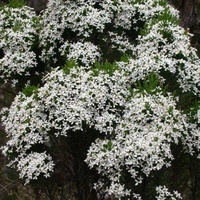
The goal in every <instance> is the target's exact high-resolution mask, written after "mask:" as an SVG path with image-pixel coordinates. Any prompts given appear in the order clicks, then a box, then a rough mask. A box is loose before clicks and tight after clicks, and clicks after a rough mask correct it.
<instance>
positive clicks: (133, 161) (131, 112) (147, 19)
mask: <svg viewBox="0 0 200 200" xmlns="http://www.w3.org/2000/svg"><path fill="white" fill-rule="evenodd" d="M0 14H1V16H0V18H1V19H2V23H1V25H0V34H1V35H0V36H1V38H2V40H1V41H0V47H1V49H2V50H3V54H4V55H3V58H1V60H0V63H1V64H2V65H1V69H0V70H1V71H2V74H3V75H2V78H9V77H11V76H12V75H16V74H17V75H26V73H28V70H27V69H30V68H34V67H35V66H37V63H36V55H35V53H34V52H33V51H32V45H33V43H34V42H35V37H36V35H37V27H36V21H35V20H36V17H35V14H33V13H32V11H31V10H30V9H29V8H27V7H23V8H21V9H11V8H7V7H5V8H4V9H3V10H1V12H0ZM15 18H16V19H15ZM177 18H178V12H177V11H176V10H175V9H174V8H173V7H172V6H170V5H168V4H167V3H166V2H165V0H105V1H104V0H103V1H102V0H89V1H86V0H77V1H64V0H49V3H48V5H47V9H46V10H45V11H44V12H43V13H42V14H41V15H40V17H39V18H38V19H40V22H39V23H40V26H41V29H40V31H39V36H38V37H39V47H40V48H41V55H38V57H37V59H41V60H40V61H42V64H43V65H44V66H39V67H44V68H45V69H47V70H49V69H50V72H49V71H48V72H47V73H46V76H45V77H44V78H43V80H41V81H40V86H38V88H37V89H35V90H34V91H31V94H26V92H25V91H23V92H19V94H18V95H17V96H16V97H15V99H14V101H13V103H12V105H11V106H10V108H6V109H3V110H2V122H3V124H4V126H5V131H6V133H7V136H8V141H7V143H6V145H5V146H4V147H3V148H2V149H3V153H4V155H6V156H7V157H8V158H9V159H10V166H11V167H15V168H16V169H17V170H18V171H19V174H20V177H21V178H24V179H25V181H26V183H28V182H29V181H31V180H32V179H37V178H38V177H39V176H40V175H44V176H45V177H48V176H49V175H50V173H51V172H52V171H53V167H54V163H53V159H52V157H53V155H50V154H51V145H52V143H53V142H52V138H55V137H57V138H58V137H63V136H64V137H68V136H69V133H70V136H71V137H73V134H71V133H76V132H81V131H82V132H84V133H85V132H87V131H88V130H89V131H88V132H95V133H98V134H97V135H101V137H100V138H97V137H98V136H96V138H95V139H96V140H93V143H92V144H91V146H90V147H89V146H88V153H87V158H86V160H85V162H86V163H87V164H88V166H89V167H90V168H95V169H97V171H98V172H99V176H100V177H101V179H100V180H99V182H98V183H97V184H96V185H95V188H96V189H97V190H98V189H99V190H100V191H101V189H102V188H103V189H104V190H105V192H107V193H108V194H109V195H113V196H115V197H116V198H119V199H120V198H122V197H125V198H126V197H128V196H131V197H134V198H135V199H141V197H140V195H139V194H137V193H136V192H135V191H133V190H132V188H130V187H129V186H128V185H127V184H126V180H125V179H126V177H125V174H126V175H127V174H128V175H129V177H131V178H132V180H133V182H132V183H133V184H132V185H133V186H137V185H138V184H140V183H141V182H142V181H143V177H144V176H145V177H148V176H150V175H151V173H153V172H155V171H156V170H160V169H161V168H163V167H169V166H170V165H171V163H172V162H171V161H172V160H173V159H174V155H173V153H172V151H171V146H172V144H175V145H176V144H180V143H181V145H183V146H184V148H185V150H186V151H187V152H189V153H190V154H193V153H194V152H195V151H196V150H198V151H199V150H200V145H199V143H200V142H199V141H200V140H199V138H200V134H199V133H200V131H199V121H200V117H199V116H200V114H199V113H200V112H199V107H198V108H197V109H196V110H195V112H194V114H192V117H193V118H194V120H193V121H192V120H190V116H189V114H188V116H187V111H185V114H183V112H182V110H181V108H182V107H181V106H179V101H178V98H176V97H174V96H173V95H172V93H170V92H169V91H170V90H169V91H168V92H164V90H163V88H164V87H163V88H162V86H166V85H169V86H170V84H171V83H170V80H169V75H170V77H172V78H173V80H175V82H176V83H175V85H178V87H179V88H178V89H179V90H180V91H181V93H184V92H186V91H192V93H193V94H192V95H193V96H195V98H196V99H197V98H198V97H199V96H198V95H199V86H200V82H199V77H200V71H199V70H200V68H199V64H200V60H199V58H198V56H197V55H196V50H195V49H194V48H192V47H191V46H190V41H189V36H190V34H189V33H187V31H185V30H184V29H182V28H181V27H179V26H178V19H177ZM123 56H124V57H123ZM120 57H121V58H120ZM40 63H41V62H40ZM62 64H63V66H60V65H62ZM37 67H38V66H37ZM52 68H54V69H52ZM8 69H9V70H8ZM151 74H154V75H153V76H151ZM149 77H151V80H150V79H148V78H149ZM156 78H157V79H156ZM152 79H153V80H152ZM145 81H146V82H145ZM148 84H149V85H148ZM151 84H152V85H151ZM147 86H149V88H147ZM141 88H142V89H141ZM170 89H171V88H170ZM171 90H173V87H172V89H171ZM177 105H178V106H177ZM178 108H179V109H178ZM193 118H192V119H193ZM51 156H52V157H51ZM157 192H158V196H157V199H164V198H172V199H175V198H177V199H180V196H179V194H178V193H176V192H175V193H173V194H172V193H170V192H168V189H167V188H166V187H157Z"/></svg>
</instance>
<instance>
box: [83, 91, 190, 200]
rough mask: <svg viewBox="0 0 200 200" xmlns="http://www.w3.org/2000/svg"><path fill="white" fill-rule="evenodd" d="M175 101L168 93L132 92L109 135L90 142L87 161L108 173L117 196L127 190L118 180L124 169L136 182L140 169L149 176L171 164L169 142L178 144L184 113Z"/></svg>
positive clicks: (110, 189) (122, 194) (109, 187)
mask: <svg viewBox="0 0 200 200" xmlns="http://www.w3.org/2000/svg"><path fill="white" fill-rule="evenodd" d="M175 105H176V103H175V101H174V100H173V98H172V97H171V96H170V95H169V96H166V97H165V96H163V95H162V94H155V95H149V94H145V95H144V94H140V93H137V92H135V94H134V96H133V98H132V99H131V100H130V101H128V102H126V104H125V108H124V110H123V112H124V114H123V116H122V119H121V120H120V122H119V123H117V126H116V128H115V129H114V133H115V134H114V135H112V139H107V140H100V139H97V140H96V142H95V143H93V144H92V145H91V147H90V149H89V151H88V156H87V159H86V162H87V163H88V165H89V166H90V167H91V168H92V167H95V168H96V169H97V170H98V172H99V173H102V174H103V175H104V176H105V177H106V178H108V177H109V179H110V181H111V184H110V186H108V187H107V188H106V190H107V192H108V193H109V194H112V193H114V194H115V195H116V196H117V197H119V198H120V197H122V196H124V195H127V190H122V188H123V187H124V186H123V184H124V183H123V184H122V183H121V182H120V180H121V179H122V177H123V173H124V170H126V171H127V172H128V173H129V174H130V176H131V177H132V178H133V179H134V180H135V184H136V185H138V184H139V183H141V181H142V177H141V176H140V175H139V172H141V171H142V172H143V173H144V174H145V175H146V176H148V175H149V174H150V172H151V171H153V170H159V169H161V168H162V167H163V166H164V165H165V166H170V163H171V160H173V155H172V153H171V150H170V146H171V144H172V143H175V144H177V143H178V141H179V140H180V138H181V137H182V133H183V132H184V131H186V127H185V124H184V121H185V119H184V118H185V117H184V116H183V115H182V114H181V113H180V112H179V111H178V110H177V109H176V108H175ZM105 169H106V170H105ZM138 170H139V171H138ZM100 184H102V183H100ZM120 188H121V189H120ZM117 191H118V192H119V193H117ZM122 191H123V192H122Z"/></svg>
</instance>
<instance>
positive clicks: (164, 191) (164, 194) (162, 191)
mask: <svg viewBox="0 0 200 200" xmlns="http://www.w3.org/2000/svg"><path fill="white" fill-rule="evenodd" d="M156 192H157V194H158V196H156V199H157V200H163V199H169V198H170V199H171V200H177V199H182V197H181V195H180V194H179V193H178V192H177V191H173V193H171V192H169V190H168V188H167V187H166V186H158V187H156Z"/></svg>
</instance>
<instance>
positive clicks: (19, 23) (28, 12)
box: [0, 6, 38, 82]
mask: <svg viewBox="0 0 200 200" xmlns="http://www.w3.org/2000/svg"><path fill="white" fill-rule="evenodd" d="M0 21H1V24H0V38H1V40H0V49H1V50H2V56H1V59H0V73H1V75H0V77H1V78H2V79H3V80H4V81H5V82H6V81H7V80H8V79H10V80H12V81H13V78H14V76H16V75H24V76H26V75H29V69H30V68H34V67H36V65H37V62H36V54H35V53H34V52H33V50H32V47H33V45H34V43H35V40H36V36H37V35H38V33H37V17H36V15H35V13H34V11H33V10H32V9H31V8H29V7H26V6H25V7H23V8H11V7H8V6H5V7H3V9H1V11H0Z"/></svg>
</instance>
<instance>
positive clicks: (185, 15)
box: [178, 0, 199, 28]
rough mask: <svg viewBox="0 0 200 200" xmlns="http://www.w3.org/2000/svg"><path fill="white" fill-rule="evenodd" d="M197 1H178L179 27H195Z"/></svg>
mask: <svg viewBox="0 0 200 200" xmlns="http://www.w3.org/2000/svg"><path fill="white" fill-rule="evenodd" d="M198 2H199V0H179V1H178V10H179V11H180V25H181V26H182V27H184V28H192V27H194V26H196V25H197V22H198V21H197V20H198V11H197V5H198Z"/></svg>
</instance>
